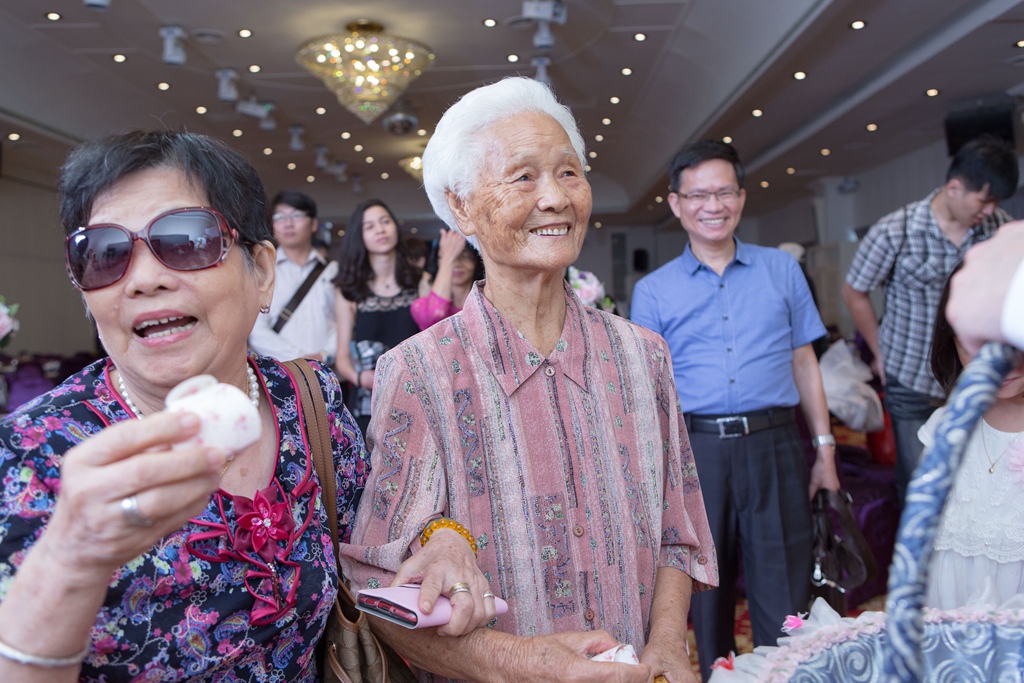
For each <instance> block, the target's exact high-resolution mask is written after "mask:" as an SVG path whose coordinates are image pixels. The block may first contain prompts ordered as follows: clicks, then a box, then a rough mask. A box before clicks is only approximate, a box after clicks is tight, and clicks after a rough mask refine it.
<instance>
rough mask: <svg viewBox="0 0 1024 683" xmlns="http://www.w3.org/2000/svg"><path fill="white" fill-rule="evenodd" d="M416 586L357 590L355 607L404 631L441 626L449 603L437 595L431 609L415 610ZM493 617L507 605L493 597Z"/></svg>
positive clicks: (449, 613)
mask: <svg viewBox="0 0 1024 683" xmlns="http://www.w3.org/2000/svg"><path fill="white" fill-rule="evenodd" d="M419 599H420V587H419V586H417V585H411V584H409V585H403V586H393V587H391V588H375V589H368V590H361V591H358V592H357V593H356V607H357V608H359V609H361V610H362V611H364V612H367V613H369V614H373V615H374V616H378V617H380V618H381V619H386V620H388V621H390V622H393V623H395V624H398V625H399V626H404V627H405V628H430V627H432V626H444V625H445V624H447V623H448V622H449V620H451V618H452V603H451V602H449V601H448V598H446V597H444V596H443V595H441V596H438V598H437V602H436V603H435V604H434V610H433V611H432V612H431V613H430V614H424V613H423V612H422V611H420V608H419ZM494 609H495V612H496V613H497V614H499V615H500V614H505V613H506V612H508V603H507V602H505V601H504V600H502V599H501V598H498V597H496V598H494Z"/></svg>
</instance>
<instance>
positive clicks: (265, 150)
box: [263, 147, 274, 157]
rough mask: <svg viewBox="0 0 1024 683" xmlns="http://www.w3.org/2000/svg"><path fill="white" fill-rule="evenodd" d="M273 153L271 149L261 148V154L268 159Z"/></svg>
mask: <svg viewBox="0 0 1024 683" xmlns="http://www.w3.org/2000/svg"><path fill="white" fill-rule="evenodd" d="M273 153H274V150H273V149H271V148H270V147H264V148H263V154H265V155H266V156H268V157H269V156H270V155H271V154H273Z"/></svg>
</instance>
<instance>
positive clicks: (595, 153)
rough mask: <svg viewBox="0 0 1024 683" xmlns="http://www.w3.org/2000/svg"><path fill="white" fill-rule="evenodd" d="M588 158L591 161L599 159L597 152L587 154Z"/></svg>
mask: <svg viewBox="0 0 1024 683" xmlns="http://www.w3.org/2000/svg"><path fill="white" fill-rule="evenodd" d="M587 156H588V157H590V158H591V159H596V158H597V152H590V153H588V154H587Z"/></svg>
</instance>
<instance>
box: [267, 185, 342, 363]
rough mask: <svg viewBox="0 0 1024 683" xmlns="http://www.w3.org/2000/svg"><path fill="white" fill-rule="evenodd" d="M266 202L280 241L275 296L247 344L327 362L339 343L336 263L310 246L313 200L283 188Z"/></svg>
mask: <svg viewBox="0 0 1024 683" xmlns="http://www.w3.org/2000/svg"><path fill="white" fill-rule="evenodd" d="M270 205H271V206H272V207H273V212H274V213H273V215H272V220H273V224H274V237H275V238H276V239H277V243H278V247H277V266H276V267H275V271H274V272H275V274H276V285H275V286H274V299H273V301H271V303H270V308H269V310H267V311H261V315H260V316H259V318H258V319H257V320H256V325H255V326H253V329H252V332H251V333H250V334H249V347H250V348H252V350H253V351H255V352H256V353H259V354H261V355H264V356H271V357H273V358H278V359H280V360H291V359H292V358H316V359H318V360H322V361H326V362H327V363H328V364H331V363H333V356H334V353H335V351H336V350H337V345H338V342H337V331H336V325H335V319H334V292H335V289H334V285H333V284H332V280H334V277H335V276H336V275H337V272H338V264H337V263H335V262H333V261H332V262H330V263H328V262H327V261H326V259H324V257H323V256H321V255H320V253H319V252H318V251H317V250H316V249H313V236H314V235H315V234H316V230H317V220H316V202H315V201H313V198H312V197H309V196H308V195H305V194H302V193H301V192H296V191H294V190H284V191H282V192H279V193H277V196H275V197H274V199H273V201H272V202H271V203H270Z"/></svg>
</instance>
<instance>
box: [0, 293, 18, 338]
mask: <svg viewBox="0 0 1024 683" xmlns="http://www.w3.org/2000/svg"><path fill="white" fill-rule="evenodd" d="M17 312H18V304H8V303H7V300H6V299H4V297H3V296H2V295H0V349H2V348H3V347H5V346H7V345H8V344H10V343H11V339H13V338H14V335H15V334H17V333H18V329H19V328H20V327H21V325H20V324H19V323H18V319H17V318H15V317H14V314H15V313H17Z"/></svg>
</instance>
